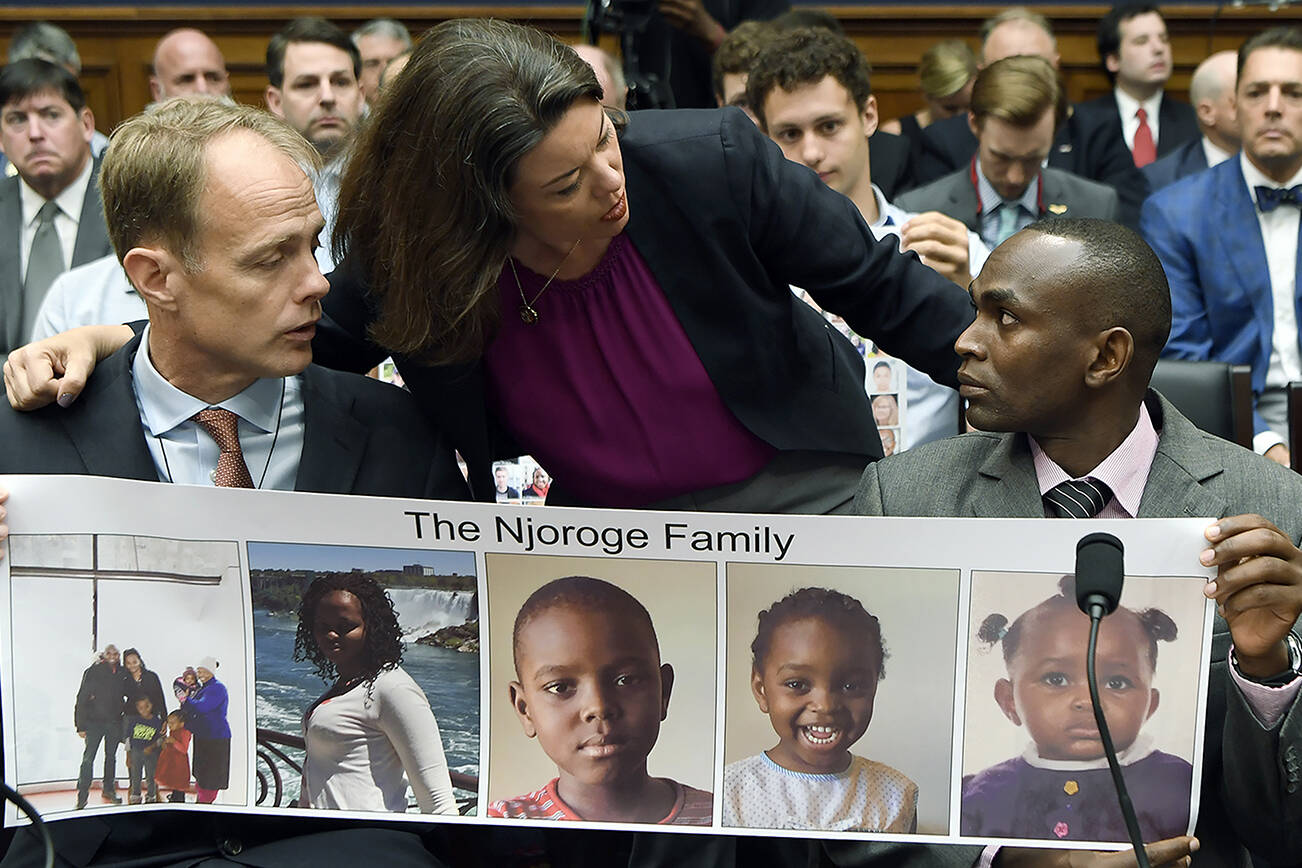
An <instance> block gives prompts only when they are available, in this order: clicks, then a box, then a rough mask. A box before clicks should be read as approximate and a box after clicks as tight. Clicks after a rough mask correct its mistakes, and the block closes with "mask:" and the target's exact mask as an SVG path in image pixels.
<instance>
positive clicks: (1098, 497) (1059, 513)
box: [1044, 476, 1112, 518]
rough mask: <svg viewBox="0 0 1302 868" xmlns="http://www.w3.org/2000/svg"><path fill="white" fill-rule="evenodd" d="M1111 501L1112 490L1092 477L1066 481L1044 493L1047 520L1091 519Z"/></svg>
mask: <svg viewBox="0 0 1302 868" xmlns="http://www.w3.org/2000/svg"><path fill="white" fill-rule="evenodd" d="M1111 499H1112V490H1111V489H1110V488H1108V487H1107V485H1105V484H1104V483H1102V482H1100V481H1099V480H1097V479H1095V478H1094V477H1092V476H1087V477H1086V478H1084V479H1068V480H1067V481H1066V482H1060V483H1058V484H1057V485H1055V486H1054V487H1053V488H1050V489H1049V490H1048V491H1046V492H1045V493H1044V505H1045V507H1046V508H1047V510H1048V513H1049V518H1093V517H1094V516H1096V515H1098V514H1099V513H1100V512H1101V511H1102V510H1103V507H1104V506H1106V505H1107V502H1108V501H1109V500H1111Z"/></svg>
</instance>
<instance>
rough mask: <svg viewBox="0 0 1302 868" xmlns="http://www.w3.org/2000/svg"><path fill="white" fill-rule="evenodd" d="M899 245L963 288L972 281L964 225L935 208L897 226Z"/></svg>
mask: <svg viewBox="0 0 1302 868" xmlns="http://www.w3.org/2000/svg"><path fill="white" fill-rule="evenodd" d="M900 248H901V249H902V250H912V251H913V252H914V253H916V254H918V257H919V258H920V259H921V260H922V264H923V265H927V266H930V267H931V268H933V269H935V270H936V271H938V272H939V273H940V274H941V275H943V276H944V277H946V278H948V279H950V280H952V281H953V282H954V283H957V284H958V285H959V286H961V287H963V289H965V290H966V289H967V285H968V284H969V283H971V282H972V274H971V272H970V271H969V268H970V265H969V263H968V241H967V227H966V226H964V225H963V224H962V223H960V222H959V221H957V220H955V219H954V218H953V217H947V216H945V215H944V214H941V213H940V212H939V211H927V212H925V213H923V214H919V215H918V216H916V217H914V218H912V219H911V220H909V222H908V223H905V224H904V225H903V226H901V227H900Z"/></svg>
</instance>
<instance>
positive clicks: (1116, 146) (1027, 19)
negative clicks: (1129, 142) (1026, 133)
mask: <svg viewBox="0 0 1302 868" xmlns="http://www.w3.org/2000/svg"><path fill="white" fill-rule="evenodd" d="M981 35H982V44H981V64H982V66H987V65H989V64H991V63H994V62H995V61H997V60H1002V59H1003V58H1005V57H1014V56H1016V55H1019V54H1034V55H1039V56H1040V57H1043V58H1045V59H1046V60H1048V61H1049V62H1050V63H1051V64H1053V67H1054V69H1057V68H1058V47H1057V42H1056V41H1055V39H1054V36H1053V28H1052V27H1051V26H1050V25H1049V21H1048V19H1046V18H1045V17H1044V16H1043V15H1040V14H1038V13H1035V12H1031V11H1030V10H1028V9H1025V8H1022V7H1014V8H1012V9H1006V10H1004V11H1003V12H1001V13H999V14H998V15H996V16H995V17H993V18H991V19H989V20H987V21H986V22H985V24H983V25H982V27H981ZM976 149H977V142H976V136H975V135H973V133H972V130H971V128H970V127H969V125H968V123H967V119H966V118H965V117H963V116H962V115H957V116H955V117H952V118H945V119H944V120H940V121H936V122H935V123H933V124H931V125H930V126H928V127H927V128H926V129H924V130H923V131H922V147H921V151H920V152H919V154H918V156H917V159H916V160H915V161H914V177H915V179H916V181H917V182H918V183H919V184H927V183H929V182H931V181H934V180H936V179H937V178H940V177H941V176H943V175H945V174H946V173H948V172H953V171H955V170H957V169H960V168H964V167H966V166H967V165H968V163H969V162H970V161H971V159H972V155H973V154H974V153H975V152H976ZM1048 165H1049V167H1050V168H1053V169H1061V170H1064V171H1067V172H1071V173H1072V174H1073V175H1076V176H1078V177H1081V178H1086V179H1088V180H1091V181H1098V182H1100V183H1103V184H1107V185H1108V186H1109V187H1111V188H1113V189H1114V190H1116V191H1117V196H1118V197H1119V199H1120V214H1119V218H1118V219H1120V220H1121V222H1123V223H1125V224H1126V225H1127V226H1135V225H1137V224H1138V222H1139V207H1140V205H1142V204H1143V202H1144V197H1145V196H1146V195H1148V186H1147V183H1146V182H1145V180H1144V176H1143V174H1142V173H1141V172H1140V171H1139V170H1138V169H1136V168H1135V163H1134V161H1133V160H1132V159H1131V157H1130V152H1129V151H1128V150H1126V146H1125V144H1124V142H1123V141H1122V135H1121V121H1120V119H1119V118H1118V117H1116V116H1115V115H1109V114H1104V115H1103V116H1101V117H1098V116H1095V117H1090V116H1088V115H1081V114H1079V113H1077V112H1075V111H1073V110H1070V109H1069V110H1068V112H1067V115H1066V118H1065V119H1064V120H1063V122H1062V123H1061V124H1059V126H1058V131H1057V133H1056V134H1055V136H1054V139H1053V147H1052V148H1051V149H1050V151H1049V162H1048Z"/></svg>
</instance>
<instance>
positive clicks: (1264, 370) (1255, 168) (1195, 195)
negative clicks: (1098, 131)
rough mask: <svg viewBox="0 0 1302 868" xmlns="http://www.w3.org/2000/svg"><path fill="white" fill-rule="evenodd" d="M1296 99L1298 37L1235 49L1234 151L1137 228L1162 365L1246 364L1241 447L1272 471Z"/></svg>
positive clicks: (1157, 199) (1295, 373) (1295, 186)
mask: <svg viewBox="0 0 1302 868" xmlns="http://www.w3.org/2000/svg"><path fill="white" fill-rule="evenodd" d="M1299 92H1302V29H1298V28H1295V27H1280V28H1274V29H1272V30H1268V31H1266V32H1264V33H1261V34H1259V35H1257V36H1254V37H1253V38H1252V39H1249V40H1248V41H1247V42H1245V43H1244V44H1243V47H1242V48H1240V49H1239V58H1238V85H1237V88H1236V99H1235V107H1236V109H1235V110H1236V113H1237V116H1238V120H1239V124H1240V127H1241V130H1242V135H1243V150H1242V152H1241V153H1240V155H1239V157H1237V158H1232V159H1229V160H1226V161H1225V162H1223V163H1221V164H1220V165H1219V166H1215V167H1214V168H1211V169H1208V170H1207V171H1205V172H1202V173H1200V174H1198V175H1194V176H1193V177H1190V178H1186V179H1184V180H1183V181H1181V182H1179V183H1177V184H1173V185H1172V186H1170V187H1167V188H1166V189H1165V190H1161V191H1159V192H1157V193H1155V194H1154V195H1153V196H1152V197H1151V198H1150V199H1149V200H1148V201H1147V202H1146V203H1144V211H1143V217H1142V219H1141V224H1140V229H1141V231H1142V232H1143V235H1144V238H1145V239H1146V240H1147V241H1148V243H1149V244H1151V245H1152V246H1153V249H1154V250H1155V251H1157V255H1158V257H1159V258H1160V259H1161V260H1162V266H1163V267H1164V268H1165V269H1166V276H1167V280H1169V281H1170V284H1171V299H1172V305H1173V308H1174V317H1173V324H1172V329H1171V338H1170V340H1169V341H1168V343H1167V346H1166V350H1165V352H1164V355H1167V356H1170V357H1172V358H1180V359H1216V360H1218V361H1222V362H1232V363H1234V364H1240V365H1251V366H1252V390H1253V393H1254V395H1255V396H1256V403H1255V411H1256V412H1255V414H1254V424H1253V431H1254V437H1253V447H1254V449H1255V450H1256V451H1257V452H1260V453H1262V454H1265V455H1266V456H1267V457H1270V458H1273V459H1274V460H1276V461H1279V462H1280V463H1282V464H1284V465H1287V464H1288V463H1289V448H1290V447H1289V444H1288V442H1287V437H1288V424H1287V423H1288V412H1287V398H1286V389H1285V387H1286V385H1287V384H1288V383H1290V382H1293V381H1296V380H1302V361H1299V355H1300V354H1302V351H1300V350H1299V341H1298V328H1297V323H1298V319H1297V291H1298V274H1299V271H1302V268H1300V267H1299V263H1298V253H1299V251H1302V244H1299V240H1298V236H1299V193H1302V188H1300V187H1299V185H1300V184H1302V103H1300V102H1299V99H1298V94H1299ZM1293 446H1294V448H1296V447H1297V446H1298V444H1293Z"/></svg>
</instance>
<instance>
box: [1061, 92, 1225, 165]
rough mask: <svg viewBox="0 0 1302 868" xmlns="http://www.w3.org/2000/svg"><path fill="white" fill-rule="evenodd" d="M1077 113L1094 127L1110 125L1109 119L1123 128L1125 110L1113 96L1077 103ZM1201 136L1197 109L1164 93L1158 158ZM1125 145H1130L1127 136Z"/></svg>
mask: <svg viewBox="0 0 1302 868" xmlns="http://www.w3.org/2000/svg"><path fill="white" fill-rule="evenodd" d="M1076 112H1077V113H1078V114H1080V115H1081V116H1082V118H1081V119H1082V120H1083V121H1085V122H1086V123H1087V124H1088V125H1090V126H1102V125H1104V124H1106V123H1109V121H1108V119H1109V117H1112V118H1116V121H1117V124H1118V126H1120V125H1121V111H1120V109H1118V108H1117V98H1116V96H1114V95H1113V94H1112V93H1105V94H1103V96H1100V97H1097V98H1095V99H1091V100H1086V101H1085V102H1080V103H1076ZM1201 135H1202V133H1201V132H1200V131H1199V129H1198V115H1197V113H1196V112H1194V110H1193V106H1191V105H1189V103H1187V102H1180V101H1179V100H1178V99H1174V98H1172V97H1171V96H1170V95H1167V94H1164V95H1163V96H1162V103H1161V105H1160V107H1159V108H1158V110H1157V155H1158V156H1159V157H1165V156H1166V155H1167V154H1169V153H1171V152H1172V151H1175V150H1177V149H1178V148H1180V146H1181V145H1184V144H1185V143H1186V142H1188V141H1189V140H1190V139H1197V138H1198V137H1199V136H1201ZM1121 145H1122V147H1125V146H1126V140H1125V137H1124V135H1123V136H1122V139H1121ZM1127 151H1129V148H1127Z"/></svg>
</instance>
